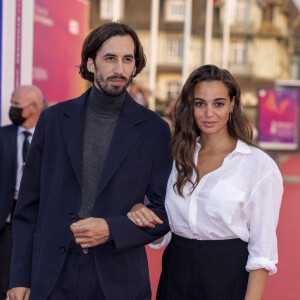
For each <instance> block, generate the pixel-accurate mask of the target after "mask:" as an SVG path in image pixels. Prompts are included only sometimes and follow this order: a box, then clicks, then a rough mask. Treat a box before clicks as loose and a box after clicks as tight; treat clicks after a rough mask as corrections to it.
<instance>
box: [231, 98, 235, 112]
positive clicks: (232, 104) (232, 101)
mask: <svg viewBox="0 0 300 300" xmlns="http://www.w3.org/2000/svg"><path fill="white" fill-rule="evenodd" d="M234 104H235V96H234V97H233V98H232V100H231V102H230V105H231V112H233V108H234Z"/></svg>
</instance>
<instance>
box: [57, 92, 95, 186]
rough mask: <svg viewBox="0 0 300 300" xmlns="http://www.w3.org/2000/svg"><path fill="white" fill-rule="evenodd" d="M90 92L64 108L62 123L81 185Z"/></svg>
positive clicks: (68, 148)
mask: <svg viewBox="0 0 300 300" xmlns="http://www.w3.org/2000/svg"><path fill="white" fill-rule="evenodd" d="M89 93H90V89H88V90H87V91H86V92H85V93H84V94H83V95H81V96H80V97H79V98H76V99H73V100H71V101H70V103H69V105H68V106H67V107H66V108H65V109H64V113H65V115H66V119H65V120H64V122H63V123H62V131H63V136H64V140H65V144H66V148H67V152H68V155H69V157H70V160H71V164H72V167H73V169H74V172H75V174H76V178H77V180H78V182H79V185H80V187H81V179H82V178H81V177H82V153H83V132H84V117H85V103H86V99H87V97H88V95H89Z"/></svg>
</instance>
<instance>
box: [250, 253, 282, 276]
mask: <svg viewBox="0 0 300 300" xmlns="http://www.w3.org/2000/svg"><path fill="white" fill-rule="evenodd" d="M258 269H266V270H267V271H269V275H273V274H275V273H277V268H276V265H275V263H274V262H272V261H271V260H270V259H268V258H265V257H250V258H249V259H248V262H247V265H246V270H247V271H248V272H250V271H251V270H258Z"/></svg>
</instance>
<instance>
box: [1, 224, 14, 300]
mask: <svg viewBox="0 0 300 300" xmlns="http://www.w3.org/2000/svg"><path fill="white" fill-rule="evenodd" d="M12 246H13V242H12V224H11V223H7V224H6V225H5V226H4V228H3V229H2V230H1V231H0V300H4V299H6V293H7V290H8V288H9V269H10V260H11V253H12Z"/></svg>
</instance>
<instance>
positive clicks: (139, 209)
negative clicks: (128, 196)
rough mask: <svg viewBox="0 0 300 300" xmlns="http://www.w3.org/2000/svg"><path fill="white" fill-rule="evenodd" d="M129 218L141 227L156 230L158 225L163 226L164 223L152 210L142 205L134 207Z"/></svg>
mask: <svg viewBox="0 0 300 300" xmlns="http://www.w3.org/2000/svg"><path fill="white" fill-rule="evenodd" d="M127 217H128V218H129V219H130V220H131V221H132V222H133V223H135V224H136V225H138V226H140V227H150V228H154V227H155V225H156V224H163V221H162V220H161V219H160V218H159V217H158V216H157V215H156V214H155V213H154V212H153V211H152V210H151V209H149V208H148V207H146V206H145V205H143V204H141V203H138V204H136V205H134V206H133V207H132V208H131V210H130V212H129V213H128V214H127Z"/></svg>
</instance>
